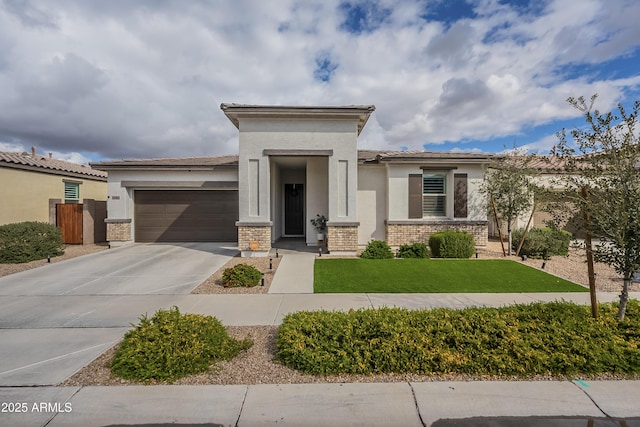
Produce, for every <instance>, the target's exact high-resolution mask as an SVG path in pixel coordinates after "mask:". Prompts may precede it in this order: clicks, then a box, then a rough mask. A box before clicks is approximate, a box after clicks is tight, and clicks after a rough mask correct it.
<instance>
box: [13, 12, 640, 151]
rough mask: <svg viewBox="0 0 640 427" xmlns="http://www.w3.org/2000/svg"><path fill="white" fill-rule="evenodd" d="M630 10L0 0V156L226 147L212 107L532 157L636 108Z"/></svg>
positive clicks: (383, 146)
mask: <svg viewBox="0 0 640 427" xmlns="http://www.w3.org/2000/svg"><path fill="white" fill-rule="evenodd" d="M638 17H640V1H637V0H580V1H575V0H531V1H527V0H517V1H506V0H372V1H366V0H273V1H262V0H228V1H227V0H218V1H196V0H188V1H187V0H139V1H133V0H109V1H84V0H56V1H50V0H42V1H38V0H0V151H30V150H31V146H36V147H37V151H38V153H42V154H44V153H48V152H52V153H53V154H54V156H55V157H56V158H59V159H63V160H68V161H73V162H78V163H87V162H89V161H100V160H109V159H122V158H156V157H192V156H208V155H222V154H234V153H237V150H238V130H237V129H236V128H235V127H234V126H233V125H232V124H231V122H230V121H229V120H228V119H227V118H226V117H225V115H224V114H223V113H222V111H221V110H220V104H221V103H223V102H224V103H232V102H233V103H241V104H261V105H370V104H373V105H375V107H376V111H375V113H374V114H373V115H372V116H371V118H370V120H369V122H368V123H367V126H366V128H365V130H364V131H363V133H362V134H361V136H360V138H359V142H358V146H359V148H361V149H380V150H436V151H464V152H474V151H478V152H500V151H503V150H504V149H505V148H510V147H513V146H514V145H516V146H519V147H524V148H526V149H528V150H530V151H533V152H539V153H545V152H548V150H549V149H551V147H552V146H553V145H554V144H556V143H557V137H556V133H557V132H558V131H560V130H561V129H563V128H567V129H572V128H575V127H580V126H583V124H584V119H583V118H582V117H581V114H582V113H581V112H580V111H578V110H576V109H575V108H573V107H572V106H571V105H569V104H568V103H567V102H566V99H567V98H568V97H569V96H573V97H578V96H585V97H586V98H589V97H590V96H591V95H593V94H595V93H597V94H598V99H597V102H596V105H595V107H596V108H598V109H599V110H600V111H610V110H612V109H615V107H616V105H617V104H618V103H622V104H623V105H628V106H630V105H631V104H632V103H633V101H635V100H636V99H640V25H638V22H637V21H638Z"/></svg>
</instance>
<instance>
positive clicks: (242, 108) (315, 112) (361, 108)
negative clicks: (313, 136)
mask: <svg viewBox="0 0 640 427" xmlns="http://www.w3.org/2000/svg"><path fill="white" fill-rule="evenodd" d="M220 109H221V110H222V111H223V112H224V114H225V115H226V116H227V118H228V119H229V120H231V123H233V125H234V126H235V127H236V128H238V129H240V119H241V118H270V119H273V118H315V119H336V118H337V119H357V120H358V135H359V134H360V132H362V129H364V126H365V125H366V124H367V120H369V116H371V113H373V112H374V111H375V110H376V107H375V105H343V106H329V105H307V106H293V105H251V104H234V103H231V104H226V103H222V104H220Z"/></svg>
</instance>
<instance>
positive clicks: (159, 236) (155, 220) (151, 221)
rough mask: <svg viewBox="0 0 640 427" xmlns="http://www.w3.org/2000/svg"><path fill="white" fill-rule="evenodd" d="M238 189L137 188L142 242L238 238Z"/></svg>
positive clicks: (138, 232) (138, 228) (138, 233)
mask: <svg viewBox="0 0 640 427" xmlns="http://www.w3.org/2000/svg"><path fill="white" fill-rule="evenodd" d="M237 220H238V192H237V191H235V190H215V191H194V190H171V191H169V190H167V191H165V190H136V192H135V221H136V225H135V233H136V241H138V242H234V241H236V240H237V238H238V234H237V228H236V225H235V223H236V221H237Z"/></svg>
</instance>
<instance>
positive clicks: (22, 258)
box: [0, 221, 64, 264]
mask: <svg viewBox="0 0 640 427" xmlns="http://www.w3.org/2000/svg"><path fill="white" fill-rule="evenodd" d="M63 253H64V243H63V242H62V234H61V232H60V229H59V228H58V227H56V226H55V225H51V224H47V223H45V222H35V221H29V222H19V223H15V224H6V225H2V226H0V263H3V264H5V263H6V264H8V263H22V262H29V261H35V260H38V259H45V258H47V257H55V256H59V255H62V254H63Z"/></svg>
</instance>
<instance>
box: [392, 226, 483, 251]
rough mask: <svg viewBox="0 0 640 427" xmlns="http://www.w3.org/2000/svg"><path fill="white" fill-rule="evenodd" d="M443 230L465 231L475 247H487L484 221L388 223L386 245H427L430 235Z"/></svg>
mask: <svg viewBox="0 0 640 427" xmlns="http://www.w3.org/2000/svg"><path fill="white" fill-rule="evenodd" d="M444 230H455V231H466V232H467V233H471V234H473V237H474V238H475V241H476V246H486V245H487V239H488V227H487V222H486V221H402V222H400V221H388V222H387V243H388V244H389V246H400V245H404V244H408V243H416V242H422V243H425V244H427V243H428V242H429V236H430V235H431V234H433V233H437V232H439V231H444Z"/></svg>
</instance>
